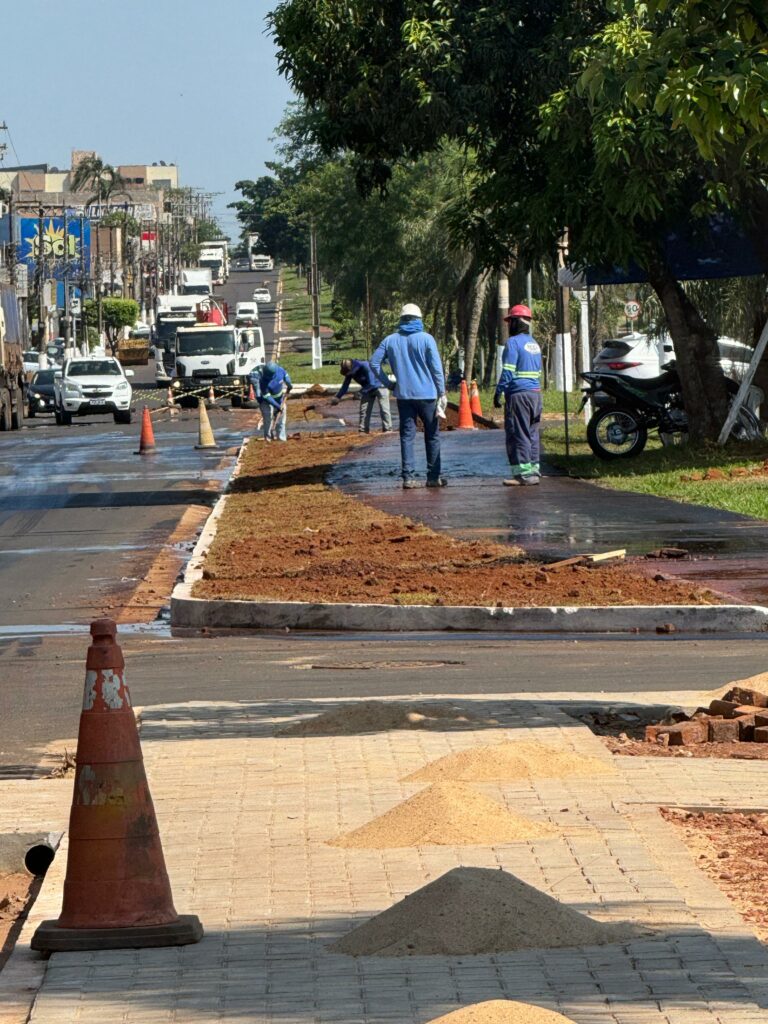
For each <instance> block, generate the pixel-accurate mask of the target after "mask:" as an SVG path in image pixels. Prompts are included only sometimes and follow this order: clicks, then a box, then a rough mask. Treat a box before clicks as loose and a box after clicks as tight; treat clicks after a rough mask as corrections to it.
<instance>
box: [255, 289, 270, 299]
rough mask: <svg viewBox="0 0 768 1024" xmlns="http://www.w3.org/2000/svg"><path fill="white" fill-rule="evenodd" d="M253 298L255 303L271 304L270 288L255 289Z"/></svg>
mask: <svg viewBox="0 0 768 1024" xmlns="http://www.w3.org/2000/svg"><path fill="white" fill-rule="evenodd" d="M253 298H254V301H255V302H271V301H272V295H271V293H270V290H269V288H254V291H253Z"/></svg>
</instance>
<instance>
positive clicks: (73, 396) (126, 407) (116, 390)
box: [53, 356, 133, 427]
mask: <svg viewBox="0 0 768 1024" xmlns="http://www.w3.org/2000/svg"><path fill="white" fill-rule="evenodd" d="M132 376H133V370H123V368H122V366H121V365H120V363H119V362H118V360H117V359H114V358H113V357H111V356H99V357H97V358H93V357H90V358H83V357H77V358H74V359H67V360H65V362H64V365H63V366H62V368H61V370H56V371H55V373H54V377H53V412H54V415H55V417H56V422H57V423H58V424H59V426H65V427H68V426H71V424H72V417H73V416H103V415H104V414H105V413H110V412H111V413H112V416H113V417H114V420H115V423H130V422H131V399H132V397H133V389H132V388H131V385H130V384H129V383H128V379H127V378H128V377H132Z"/></svg>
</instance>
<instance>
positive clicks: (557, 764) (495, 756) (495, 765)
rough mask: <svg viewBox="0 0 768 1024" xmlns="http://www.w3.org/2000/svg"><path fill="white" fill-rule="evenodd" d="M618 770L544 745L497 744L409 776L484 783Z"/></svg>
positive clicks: (450, 756) (447, 758) (454, 756)
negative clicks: (497, 780) (496, 780)
mask: <svg viewBox="0 0 768 1024" xmlns="http://www.w3.org/2000/svg"><path fill="white" fill-rule="evenodd" d="M614 771H615V769H614V767H613V765H612V764H611V762H610V761H603V760H601V759H600V758H597V757H590V756H589V755H582V754H574V753H572V752H571V751H570V750H557V749H556V748H554V747H547V746H544V745H543V744H541V743H528V742H524V741H520V742H517V743H497V744H494V745H492V746H485V747H472V748H470V749H469V750H461V751H459V752H458V753H456V754H447V755H446V756H445V757H441V758H440V759H439V760H438V761H432V762H431V763H430V764H428V765H425V767H424V768H420V769H419V770H418V771H416V772H413V773H412V774H411V775H407V776H406V780H405V781H407V782H439V781H441V780H447V779H454V780H456V781H459V782H484V781H491V780H493V779H525V778H538V779H556V778H561V777H570V778H574V777H576V776H581V777H583V776H587V775H606V774H609V773H611V772H614Z"/></svg>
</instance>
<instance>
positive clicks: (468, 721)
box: [276, 700, 498, 736]
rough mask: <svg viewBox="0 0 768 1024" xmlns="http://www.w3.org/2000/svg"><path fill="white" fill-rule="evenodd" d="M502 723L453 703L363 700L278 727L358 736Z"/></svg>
mask: <svg viewBox="0 0 768 1024" xmlns="http://www.w3.org/2000/svg"><path fill="white" fill-rule="evenodd" d="M484 725H498V722H497V721H496V719H495V718H477V717H476V716H475V715H473V714H471V713H470V712H469V711H465V710H463V709H462V708H457V707H453V706H451V705H450V704H438V703H429V704H405V703H403V702H402V701H394V700H393V701H385V700H362V701H356V702H355V703H354V704H346V705H345V706H344V707H341V708H336V709H335V710H333V711H325V712H324V713H323V714H322V715H316V716H315V717H314V718H306V719H304V720H303V721H301V722H294V723H293V724H291V725H286V726H284V727H283V728H282V729H278V731H277V733H276V735H277V736H357V735H359V734H361V733H367V732H388V731H389V730H390V729H439V730H440V731H443V730H447V729H472V728H477V727H479V726H484Z"/></svg>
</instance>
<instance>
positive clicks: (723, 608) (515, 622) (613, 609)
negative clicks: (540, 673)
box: [171, 445, 768, 635]
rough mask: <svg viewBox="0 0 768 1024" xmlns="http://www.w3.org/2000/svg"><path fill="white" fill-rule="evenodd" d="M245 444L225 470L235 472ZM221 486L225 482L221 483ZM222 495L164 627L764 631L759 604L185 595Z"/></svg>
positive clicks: (767, 617) (765, 614)
mask: <svg viewBox="0 0 768 1024" xmlns="http://www.w3.org/2000/svg"><path fill="white" fill-rule="evenodd" d="M244 452H245V445H243V447H242V449H241V452H240V454H239V456H238V459H237V463H236V465H235V469H234V472H233V475H232V479H234V478H235V477H236V476H237V475H238V474H239V472H240V468H241V462H242V458H243V454H244ZM228 486H229V485H228ZM227 499H228V495H227V494H225V495H223V496H222V497H221V498H219V500H218V501H217V502H216V504H215V505H214V507H213V511H212V512H211V514H210V516H209V517H208V520H207V522H206V524H205V526H204V527H203V529H202V532H201V533H200V537H199V538H198V541H197V543H196V544H195V548H194V551H193V552H192V557H191V558H190V560H189V562H188V563H187V568H186V570H185V573H184V580H183V581H182V582H181V583H177V584H176V586H175V587H174V589H173V593H172V595H171V627H172V628H174V627H176V628H182V629H201V628H203V627H207V628H209V629H262V630H273V629H306V630H313V631H314V630H329V631H333V632H366V633H370V632H376V633H417V632H429V633H434V632H442V631H446V632H458V633H464V632H466V633H559V634H562V633H580V634H584V633H629V634H637V633H645V634H654V635H655V634H656V633H657V632H661V633H685V634H689V635H690V634H700V635H713V634H722V633H725V634H730V635H733V634H751V635H754V634H755V633H764V632H768V608H763V607H761V606H759V605H739V604H720V605H690V604H685V605H606V606H595V605H590V606H581V607H577V606H567V605H565V606H554V607H544V608H497V607H492V608H489V607H481V606H474V605H454V606H451V605H440V606H434V605H397V604H394V605H393V604H351V603H349V604H315V603H311V602H307V601H231V600H226V601H224V600H210V599H207V598H200V597H193V596H192V588H193V586H194V584H195V583H197V582H198V580H201V579H202V578H203V565H204V563H205V557H206V555H207V554H208V551H209V550H210V547H211V544H212V543H213V540H214V537H215V536H216V530H217V529H218V525H219V519H220V518H221V516H222V514H223V512H224V509H225V507H226V502H227Z"/></svg>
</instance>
